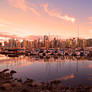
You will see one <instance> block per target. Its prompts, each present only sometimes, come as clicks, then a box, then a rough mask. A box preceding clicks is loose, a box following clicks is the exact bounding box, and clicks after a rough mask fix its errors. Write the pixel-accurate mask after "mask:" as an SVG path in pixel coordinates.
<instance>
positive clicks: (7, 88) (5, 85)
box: [1, 83, 12, 90]
mask: <svg viewBox="0 0 92 92" xmlns="http://www.w3.org/2000/svg"><path fill="white" fill-rule="evenodd" d="M1 88H2V89H5V90H10V89H12V87H11V84H10V83H5V84H2V86H1Z"/></svg>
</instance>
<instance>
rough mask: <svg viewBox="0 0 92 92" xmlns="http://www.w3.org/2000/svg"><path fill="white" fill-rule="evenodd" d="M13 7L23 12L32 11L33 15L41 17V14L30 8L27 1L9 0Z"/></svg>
mask: <svg viewBox="0 0 92 92" xmlns="http://www.w3.org/2000/svg"><path fill="white" fill-rule="evenodd" d="M8 1H9V4H10V5H11V6H12V7H15V8H18V9H21V10H23V11H27V10H30V11H31V12H32V13H33V14H35V15H37V16H40V13H39V12H38V11H37V10H36V9H35V8H33V7H31V6H28V5H27V3H26V2H25V0H8Z"/></svg>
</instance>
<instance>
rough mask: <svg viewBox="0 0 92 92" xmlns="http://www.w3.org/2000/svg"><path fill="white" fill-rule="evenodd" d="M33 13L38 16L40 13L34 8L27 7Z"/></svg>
mask: <svg viewBox="0 0 92 92" xmlns="http://www.w3.org/2000/svg"><path fill="white" fill-rule="evenodd" d="M29 10H31V11H32V12H33V13H34V14H35V15H37V16H40V13H38V12H37V11H36V10H35V9H34V8H29Z"/></svg>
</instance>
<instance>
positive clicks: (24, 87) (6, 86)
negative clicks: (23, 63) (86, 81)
mask: <svg viewBox="0 0 92 92" xmlns="http://www.w3.org/2000/svg"><path fill="white" fill-rule="evenodd" d="M15 73H17V72H16V71H14V70H11V71H10V70H9V69H5V70H3V71H0V92H92V85H91V86H85V85H83V84H79V85H78V86H75V87H71V86H65V85H63V84H62V83H61V81H59V80H53V81H50V82H48V83H45V82H37V81H34V80H33V79H26V80H25V81H23V80H22V79H18V78H14V77H13V75H14V74H15Z"/></svg>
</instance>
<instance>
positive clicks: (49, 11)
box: [42, 4, 76, 22]
mask: <svg viewBox="0 0 92 92" xmlns="http://www.w3.org/2000/svg"><path fill="white" fill-rule="evenodd" d="M42 7H43V9H44V11H45V12H46V13H47V14H48V15H50V16H54V17H57V18H59V19H63V20H66V21H70V22H75V20H76V19H75V18H74V17H70V16H68V15H64V16H62V14H61V12H58V11H55V10H49V9H48V4H42Z"/></svg>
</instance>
